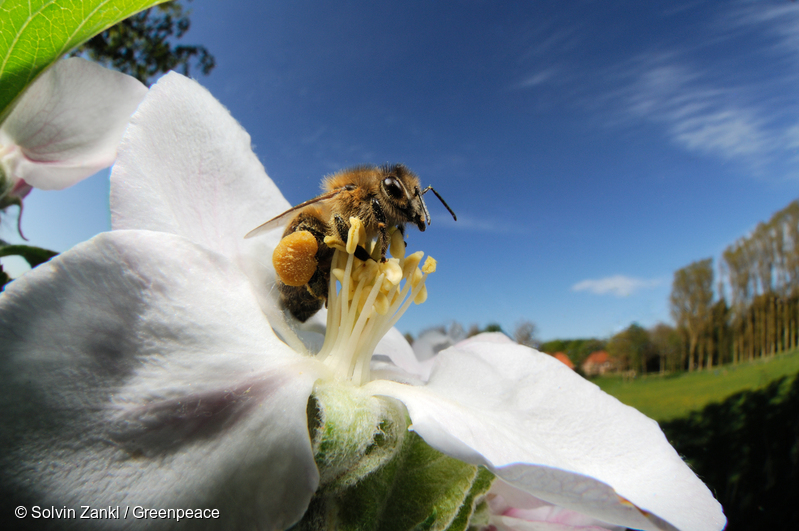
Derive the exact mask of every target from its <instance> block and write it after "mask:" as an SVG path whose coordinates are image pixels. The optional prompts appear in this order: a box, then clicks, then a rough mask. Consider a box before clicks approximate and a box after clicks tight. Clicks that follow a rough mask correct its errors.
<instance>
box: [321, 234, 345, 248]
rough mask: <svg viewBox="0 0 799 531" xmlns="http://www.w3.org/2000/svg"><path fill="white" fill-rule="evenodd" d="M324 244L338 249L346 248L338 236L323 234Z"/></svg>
mask: <svg viewBox="0 0 799 531" xmlns="http://www.w3.org/2000/svg"><path fill="white" fill-rule="evenodd" d="M325 245H327V246H328V247H330V248H331V249H338V250H339V251H346V250H347V246H346V245H345V244H344V242H343V241H341V238H339V237H338V236H325Z"/></svg>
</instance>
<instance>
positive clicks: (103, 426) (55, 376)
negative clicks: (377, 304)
mask: <svg viewBox="0 0 799 531" xmlns="http://www.w3.org/2000/svg"><path fill="white" fill-rule="evenodd" d="M287 207H288V204H287V203H286V201H285V199H283V197H282V196H281V195H280V193H279V191H278V190H277V188H276V187H275V186H274V184H273V183H272V182H271V181H270V180H269V178H268V177H267V176H266V174H265V172H264V170H263V168H262V166H261V164H260V163H259V162H258V159H257V158H256V156H255V155H254V154H253V153H252V151H251V149H250V139H249V136H248V135H247V134H246V133H245V132H244V131H243V130H242V129H241V127H240V126H239V125H238V124H237V123H236V122H235V121H234V120H233V119H232V118H231V117H230V116H229V114H228V113H227V111H226V110H225V109H224V108H222V106H221V105H219V103H218V102H216V101H215V100H214V99H213V97H212V96H211V95H210V94H209V93H208V92H207V91H205V90H204V89H203V88H201V87H200V86H199V85H198V84H196V83H195V82H193V81H190V80H188V79H186V78H184V77H182V76H180V75H178V74H169V75H167V76H165V77H164V78H162V79H161V81H159V83H158V84H157V85H155V86H154V87H153V88H152V89H151V90H150V92H149V93H148V95H147V97H146V98H145V100H144V102H143V103H142V104H141V106H140V107H139V110H138V111H137V112H136V113H135V114H134V115H133V117H132V118H131V125H130V127H129V128H128V130H127V132H126V134H125V137H124V139H123V141H122V144H121V145H120V153H119V159H118V162H117V164H116V165H115V168H114V171H113V174H112V216H113V218H112V223H113V227H114V229H115V230H114V231H112V232H111V233H108V234H103V235H100V236H97V237H96V238H93V239H92V240H90V241H88V242H86V243H84V244H81V245H79V246H77V247H75V248H74V249H72V250H70V251H68V252H66V253H63V254H62V255H60V256H59V257H57V258H55V259H54V260H52V261H50V262H49V263H47V264H44V265H43V266H41V267H39V268H37V269H35V270H33V271H32V272H31V273H29V274H27V275H25V276H24V277H22V278H20V279H18V280H16V281H14V282H12V283H11V285H10V286H9V287H8V288H7V290H6V293H4V294H3V295H2V296H0V323H2V325H1V328H0V349H2V352H1V353H0V364H2V366H0V378H2V393H1V394H0V396H2V399H1V400H2V403H0V406H1V407H2V408H3V411H4V415H3V417H2V419H0V476H1V477H0V479H1V481H0V484H2V485H3V486H4V487H5V488H6V489H7V490H8V491H9V492H8V493H3V494H4V495H5V500H6V502H9V500H11V501H12V502H14V504H15V505H16V504H28V505H31V504H34V503H35V504H38V505H41V506H50V505H53V506H56V507H61V506H62V505H66V506H68V507H77V506H79V505H87V504H88V505H97V506H101V505H121V506H123V507H124V506H131V507H133V506H144V507H162V508H201V507H206V508H208V507H210V508H217V509H219V511H220V515H221V516H220V518H219V519H218V520H204V524H205V525H206V526H207V527H209V528H220V529H238V528H245V527H246V528H259V529H285V528H287V527H289V526H291V525H293V524H295V523H296V522H298V521H300V519H302V518H303V517H304V515H305V520H303V522H305V523H308V522H309V521H312V520H313V518H312V517H318V516H319V515H325V514H328V513H325V512H324V510H327V509H330V507H337V506H336V505H335V503H333V504H332V505H326V506H322V509H323V510H322V511H321V512H319V507H320V505H319V503H321V502H320V500H323V501H325V500H326V501H327V502H330V501H331V500H333V501H334V502H335V500H336V498H337V497H342V499H343V497H345V496H347V495H348V493H350V492H351V489H354V488H357V487H358V485H360V484H367V483H368V482H369V481H370V480H371V479H373V478H374V477H377V476H379V475H380V474H381V473H383V471H384V470H386V469H388V468H391V467H389V466H384V465H386V463H393V464H397V463H399V464H398V465H397V466H398V467H401V466H402V463H401V462H399V461H395V460H393V459H394V457H395V456H394V454H392V451H393V449H392V448H391V447H390V445H386V444H382V445H381V444H378V442H377V441H378V439H380V440H381V441H383V440H395V439H396V440H400V443H398V444H399V445H400V446H401V447H402V448H405V446H402V445H403V444H406V443H402V442H401V440H402V438H403V437H405V439H406V440H410V439H412V438H413V437H417V436H420V437H421V440H423V441H424V443H426V445H429V447H432V449H433V450H430V452H433V453H434V454H435V455H437V456H440V457H436V458H435V459H432V460H431V465H430V466H431V467H432V466H433V464H432V461H446V460H449V461H448V462H455V463H458V462H460V463H462V464H463V463H466V464H468V465H470V466H471V465H475V466H477V467H480V468H474V467H472V468H474V470H490V471H491V472H492V473H493V474H495V475H496V478H497V479H496V480H495V482H494V486H493V487H492V490H491V491H489V492H488V494H487V495H485V489H484V490H482V491H479V492H478V491H477V490H475V492H476V493H477V494H479V496H478V497H476V498H475V499H473V500H471V501H468V500H467V499H465V498H462V497H460V498H457V504H458V505H460V504H461V503H462V502H463V504H464V506H466V505H468V504H472V505H469V507H468V508H469V509H470V508H472V507H473V508H477V509H478V510H477V511H476V512H475V514H474V517H473V521H472V524H473V525H474V526H475V527H483V528H486V529H490V528H491V526H493V527H494V528H495V529H547V530H552V531H555V530H558V531H560V530H563V529H574V528H579V526H580V525H583V524H585V525H590V526H593V525H601V526H602V527H606V528H609V527H611V526H613V525H616V526H627V527H632V528H636V529H646V530H658V529H660V530H671V529H679V530H682V531H704V530H720V529H722V528H723V527H724V524H725V519H724V516H723V514H722V512H721V507H720V505H719V504H718V503H717V502H716V500H715V499H714V498H713V496H712V495H711V493H710V492H709V491H708V489H707V488H706V487H705V485H704V484H703V483H702V482H701V481H700V480H699V479H698V478H697V477H696V476H695V475H694V474H693V473H692V472H691V471H690V469H689V468H688V467H687V466H686V465H685V464H684V463H683V461H682V460H681V459H680V458H679V456H678V455H677V454H676V452H675V451H674V450H673V449H672V448H671V446H670V445H669V444H668V442H667V441H666V439H665V437H664V436H663V434H662V432H661V431H660V429H659V428H658V426H657V424H656V423H655V422H654V421H652V420H650V419H648V418H646V417H645V416H643V415H642V414H640V413H639V412H638V411H636V410H634V409H632V408H630V407H627V406H624V405H622V404H621V403H619V402H618V401H617V400H616V399H614V398H612V397H610V396H608V395H606V394H605V393H603V392H602V391H600V390H599V389H598V388H597V387H596V386H595V385H593V384H591V383H588V382H586V381H585V380H583V379H582V378H580V377H579V376H577V375H576V374H574V372H573V371H571V370H570V369H568V368H567V367H565V366H564V365H563V364H561V363H560V362H558V361H557V360H555V359H553V358H551V357H550V356H547V355H544V354H541V353H539V352H536V351H534V350H531V349H529V348H527V347H523V346H519V345H516V344H513V343H511V342H510V341H508V340H507V338H504V337H503V336H501V335H498V334H485V335H480V336H476V337H474V338H471V339H469V340H466V341H463V342H461V343H458V344H457V345H454V346H452V347H450V348H448V349H446V350H444V351H442V352H440V353H439V354H438V355H436V356H435V357H434V358H432V359H431V360H430V361H429V366H422V365H420V364H419V362H417V361H416V359H415V358H414V356H413V352H412V351H411V349H410V346H409V345H408V344H407V342H405V341H404V339H403V338H402V337H401V335H400V334H399V333H398V332H397V331H396V330H395V329H391V330H390V331H389V332H388V334H387V335H386V337H385V338H383V340H382V341H381V342H380V343H379V344H378V345H377V348H376V349H375V353H376V356H375V358H374V359H373V362H372V365H371V370H370V369H369V367H368V366H367V367H362V369H363V370H362V371H361V372H357V371H356V378H355V381H354V382H353V381H350V380H349V377H350V376H351V374H352V372H351V371H348V370H340V369H339V365H338V363H334V364H329V363H326V362H325V361H320V360H319V359H318V358H317V357H315V356H314V355H313V354H310V353H309V352H316V351H317V350H318V349H319V348H320V346H321V344H322V339H323V336H322V334H324V333H325V327H324V325H323V322H324V320H323V318H324V315H325V313H326V312H324V311H322V312H320V314H319V318H317V319H312V320H311V322H310V323H307V324H306V325H302V326H299V325H298V324H297V323H296V321H294V320H293V319H292V318H290V317H288V315H287V313H286V312H284V311H283V310H282V309H281V308H280V306H279V304H278V300H277V295H276V290H275V289H274V272H273V270H272V268H271V264H270V257H271V251H272V249H273V248H274V245H275V244H276V243H277V241H278V239H279V238H280V234H271V235H267V236H266V237H264V238H254V239H249V240H245V239H244V238H243V236H244V235H245V234H246V233H247V232H249V231H250V230H251V229H253V228H254V227H256V226H258V225H259V224H261V223H262V222H264V221H266V220H267V219H270V218H271V217H272V216H274V215H276V214H278V213H280V212H282V211H283V210H285V209H286V208H287ZM342 291H344V290H342ZM334 304H335V300H333V299H331V313H333V311H332V308H333V306H334ZM367 328H368V327H367ZM330 333H332V332H331V331H328V335H329V334H330ZM337 333H349V332H347V331H346V330H345V331H344V332H341V331H340V330H339V331H338V332H337ZM363 333H364V334H367V333H371V332H368V331H364V332H363ZM367 339H376V338H367ZM346 355H347V353H346V351H344V350H339V351H336V352H335V356H345V357H346ZM331 356H332V355H331ZM329 358H330V357H329ZM327 359H328V358H326V360H327ZM342 359H343V358H342ZM344 361H347V360H346V359H345V360H344ZM355 364H356V362H355V361H352V363H351V364H348V363H344V365H349V366H350V368H351V367H352V366H353V365H355ZM359 383H362V384H363V385H358V384H359ZM309 399H310V402H309ZM314 411H316V413H315V414H314ZM309 413H311V416H310V417H309V416H308V415H309ZM407 418H409V419H410V428H409V429H410V430H411V431H412V433H410V434H409V433H408V432H407V431H406V424H405V422H406V419H407ZM397 426H399V427H400V428H401V429H398V428H397ZM309 429H310V432H311V433H309ZM406 434H407V435H406ZM414 434H416V435H414ZM392 438H393V439H392ZM320 441H321V442H320ZM403 451H404V450H403ZM381 452H383V454H381ZM438 452H440V453H438ZM384 454H385V455H384ZM442 454H443V455H442ZM320 456H321V457H320ZM452 458H454V459H452ZM456 460H457V461H456ZM463 466H466V465H463ZM422 468H424V467H422ZM481 477H484V476H481ZM475 478H477V476H475ZM435 479H436V478H435V477H432V476H429V477H427V481H433V482H434V480H435ZM440 482H441V483H442V484H443V486H442V488H445V487H447V485H446V484H445V483H447V482H446V481H444V479H441V480H440ZM477 483H478V479H474V480H472V479H468V481H467V482H466V483H465V485H466V486H465V490H466V491H468V490H469V488H470V485H472V487H474V485H476V484H477ZM422 486H423V485H421V484H420V485H419V487H420V488H421V487H422ZM348 489H350V490H348ZM407 494H409V492H406V491H402V490H400V491H399V493H395V498H393V499H392V504H391V506H394V505H395V504H399V502H400V501H402V500H401V499H398V498H399V497H401V496H405V495H407ZM408 497H411V496H408ZM531 500H532V501H531ZM445 501H446V500H445ZM531 503H532V504H533V505H534V506H531V505H530V504H531ZM445 505H446V504H445ZM488 506H491V507H488ZM442 507H443V506H442ZM541 507H545V509H544V512H546V511H549V512H548V513H546V514H543V515H542V514H541V509H540V508H541ZM546 507H548V508H549V509H547V508H546ZM388 508H390V507H388ZM457 508H458V507H457V506H456V507H455V509H456V510H457ZM481 508H482V510H481ZM487 508H488V509H490V510H487ZM509 508H514V510H513V511H511V510H510V509H509ZM536 508H537V509H538V510H539V512H538V513H536V512H535V509H536ZM345 509H346V510H348V511H350V512H352V511H355V512H356V513H357V512H358V511H361V510H362V511H363V512H364V513H365V512H366V510H367V509H369V508H368V507H365V506H364V507H359V506H358V507H354V508H353V506H352V505H346V506H345V505H342V506H340V507H338V510H339V512H338V513H335V514H336V515H338V516H339V517H342V518H343V517H346V514H345V513H343V512H340V511H344V510H345ZM315 511H317V512H315ZM525 511H527V512H525ZM531 511H532V512H531ZM345 512H346V511H345ZM306 513H307V514H306ZM331 514H333V513H331ZM454 514H455V513H454V512H453V513H452V515H453V518H454ZM467 514H468V513H467ZM309 515H310V516H309ZM552 515H556V516H557V518H555V519H553V518H551V516H552ZM575 515H576V516H575ZM560 517H563V518H561V519H560V520H558V518H560ZM578 517H579V518H578ZM580 518H582V519H580ZM452 521H454V520H452ZM88 523H89V524H91V523H93V522H88ZM193 523H196V522H193ZM417 523H421V522H417ZM137 524H138V525H139V526H145V525H146V526H152V525H158V524H160V525H161V526H163V527H170V526H172V525H173V524H174V521H171V522H170V521H164V520H149V521H141V520H139V521H131V520H127V521H119V522H115V521H106V522H101V523H95V525H98V526H114V525H119V526H123V525H126V526H135V525H137ZM309 525H310V524H309ZM441 525H442V528H446V527H447V525H449V524H448V523H447V522H444V523H443V524H441ZM464 525H465V524H464ZM502 526H504V527H502ZM514 526H515V527H514ZM525 526H526V527H525ZM534 526H537V527H534ZM546 526H549V527H546ZM564 526H566V527H564ZM460 528H463V527H460Z"/></svg>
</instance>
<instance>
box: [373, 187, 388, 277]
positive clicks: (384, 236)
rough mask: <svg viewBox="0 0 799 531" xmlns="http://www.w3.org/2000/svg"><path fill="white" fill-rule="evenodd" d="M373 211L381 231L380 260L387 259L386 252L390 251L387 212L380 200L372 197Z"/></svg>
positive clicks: (378, 228)
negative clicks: (384, 210)
mask: <svg viewBox="0 0 799 531" xmlns="http://www.w3.org/2000/svg"><path fill="white" fill-rule="evenodd" d="M372 211H373V212H374V214H375V219H376V220H377V230H378V232H379V233H380V261H381V262H385V261H386V252H387V251H388V244H389V242H390V239H389V237H388V225H386V214H385V212H383V207H382V206H380V201H378V200H377V199H375V198H372Z"/></svg>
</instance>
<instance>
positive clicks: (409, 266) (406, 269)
mask: <svg viewBox="0 0 799 531" xmlns="http://www.w3.org/2000/svg"><path fill="white" fill-rule="evenodd" d="M423 256H424V253H423V252H422V251H416V252H415V253H413V254H410V255H408V256H406V257H405V260H404V261H403V262H402V276H404V277H409V276H410V275H411V274H412V272H413V270H414V269H416V268H417V267H418V266H419V262H421V261H422V257H423Z"/></svg>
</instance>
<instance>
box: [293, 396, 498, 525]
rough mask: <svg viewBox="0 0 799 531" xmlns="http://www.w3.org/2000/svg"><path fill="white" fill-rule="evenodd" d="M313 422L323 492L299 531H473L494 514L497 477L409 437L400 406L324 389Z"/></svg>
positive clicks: (313, 407) (312, 407)
mask: <svg viewBox="0 0 799 531" xmlns="http://www.w3.org/2000/svg"><path fill="white" fill-rule="evenodd" d="M308 418H309V429H310V433H311V434H312V438H313V447H314V453H315V459H316V463H317V466H318V468H319V473H320V487H319V489H318V490H317V492H316V494H315V495H314V497H313V499H312V501H311V504H310V506H309V508H308V511H307V512H306V514H305V516H304V517H303V519H302V520H301V521H300V522H299V523H297V524H296V525H295V526H294V527H293V528H292V529H293V530H295V531H312V530H313V531H319V530H341V531H383V530H385V531H409V530H419V531H421V530H431V531H432V530H435V531H444V530H447V531H465V530H467V529H469V526H470V525H471V524H473V523H474V522H473V516H474V515H475V514H476V513H477V514H478V516H481V514H480V513H485V512H486V510H487V509H486V504H485V502H484V495H485V493H486V492H487V491H488V489H489V488H490V486H491V482H492V481H493V479H494V475H493V474H492V473H491V472H489V471H488V470H486V469H485V468H483V467H476V466H474V465H470V464H467V463H464V462H462V461H459V460H457V459H454V458H452V457H449V456H446V455H444V454H442V453H441V452H439V451H437V450H434V449H433V448H431V447H430V446H429V445H428V444H427V443H425V441H424V440H423V439H422V438H421V437H420V436H419V435H417V434H416V433H414V432H411V431H408V430H407V425H408V423H409V420H408V418H407V411H406V410H405V407H404V406H403V405H402V404H401V403H400V402H397V401H396V400H393V399H389V398H384V397H380V398H378V397H374V396H369V395H366V394H364V393H362V392H361V390H360V388H359V387H357V386H352V385H348V384H342V383H335V384H319V383H318V384H317V388H316V389H315V391H314V397H313V398H312V399H311V401H310V402H309V408H308ZM478 519H481V520H482V519H486V518H478Z"/></svg>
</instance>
